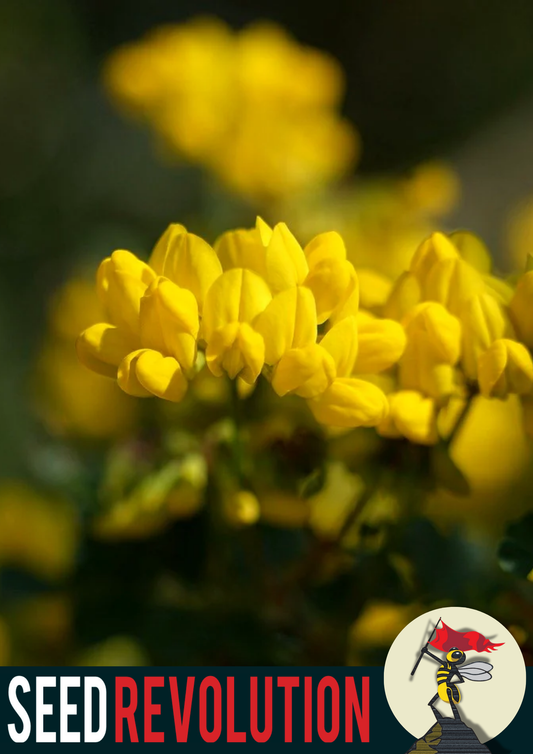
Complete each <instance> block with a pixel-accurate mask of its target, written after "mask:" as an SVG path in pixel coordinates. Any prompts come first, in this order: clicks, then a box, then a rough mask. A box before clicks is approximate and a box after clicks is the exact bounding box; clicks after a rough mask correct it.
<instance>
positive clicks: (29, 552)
mask: <svg viewBox="0 0 533 754" xmlns="http://www.w3.org/2000/svg"><path fill="white" fill-rule="evenodd" d="M77 544H78V526H77V521H76V515H75V512H74V510H73V508H72V506H71V505H70V504H68V503H67V502H66V501H64V500H49V499H48V498H46V497H44V496H42V495H41V494H40V493H38V492H37V491H36V490H33V489H32V488H31V487H29V486H27V485H26V484H24V483H22V482H18V481H6V482H4V483H3V484H2V486H1V487H0V563H5V564H8V565H12V566H17V567H19V568H24V569H27V570H29V571H31V572H32V573H33V574H35V575H36V576H38V577H41V578H42V577H44V578H47V579H57V578H62V577H63V576H65V575H66V574H68V572H69V571H70V569H71V568H72V566H73V565H74V558H75V554H76V548H77Z"/></svg>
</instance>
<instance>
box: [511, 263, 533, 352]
mask: <svg viewBox="0 0 533 754" xmlns="http://www.w3.org/2000/svg"><path fill="white" fill-rule="evenodd" d="M509 308H510V310H511V317H512V318H513V323H514V326H515V327H516V332H517V335H518V337H519V339H520V340H521V341H522V343H525V345H526V346H527V347H528V348H529V349H530V350H533V271H532V272H526V273H524V274H523V275H522V277H521V278H520V280H519V281H518V285H517V286H516V290H515V292H514V296H513V298H512V300H511V303H510V306H509Z"/></svg>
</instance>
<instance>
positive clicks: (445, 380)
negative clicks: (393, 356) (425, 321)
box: [398, 331, 458, 401]
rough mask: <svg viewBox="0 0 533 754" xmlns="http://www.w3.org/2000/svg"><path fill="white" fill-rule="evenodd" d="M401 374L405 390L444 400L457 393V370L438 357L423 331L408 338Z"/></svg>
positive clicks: (401, 361)
mask: <svg viewBox="0 0 533 754" xmlns="http://www.w3.org/2000/svg"><path fill="white" fill-rule="evenodd" d="M398 374H399V381H400V385H401V387H402V388H403V389H405V390H419V391H421V392H423V393H426V394H427V395H429V396H431V397H432V398H434V399H435V400H439V401H440V400H442V399H445V398H447V397H449V396H450V395H453V394H455V393H456V392H457V390H458V384H457V378H458V375H457V371H456V370H455V368H454V367H453V366H452V365H451V364H446V363H442V361H440V360H439V359H438V358H437V357H436V355H435V351H434V349H433V344H432V342H431V341H430V338H429V336H428V334H427V333H426V332H423V331H417V332H415V333H413V334H412V335H409V339H408V342H407V346H406V348H405V351H404V354H403V356H402V358H401V359H400V364H399V371H398Z"/></svg>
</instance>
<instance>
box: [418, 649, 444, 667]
mask: <svg viewBox="0 0 533 754" xmlns="http://www.w3.org/2000/svg"><path fill="white" fill-rule="evenodd" d="M422 652H423V653H424V654H425V655H427V656H428V657H431V659H432V660H435V662H438V663H439V665H442V660H441V658H440V657H437V655H434V654H431V652H430V651H429V649H428V648H427V647H423V648H422Z"/></svg>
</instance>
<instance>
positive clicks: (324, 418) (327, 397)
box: [309, 378, 389, 427]
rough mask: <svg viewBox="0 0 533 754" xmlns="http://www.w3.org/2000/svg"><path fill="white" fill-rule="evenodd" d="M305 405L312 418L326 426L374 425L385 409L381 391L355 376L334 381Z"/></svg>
mask: <svg viewBox="0 0 533 754" xmlns="http://www.w3.org/2000/svg"><path fill="white" fill-rule="evenodd" d="M309 406H310V408H311V411H312V412H313V415H314V417H315V419H316V420H317V421H318V422H320V423H321V424H327V425H328V426H330V427H375V426H377V425H378V424H380V423H381V422H382V421H383V420H384V419H385V417H386V416H387V413H388V410H389V405H388V402H387V397H386V396H385V393H383V391H382V390H380V389H379V388H378V387H376V386H375V385H372V384H371V383H370V382H366V381H365V380H358V379H355V378H344V379H343V378H341V379H337V380H335V381H334V382H333V383H332V384H331V385H330V387H329V388H328V389H327V390H326V391H325V392H324V393H323V394H322V395H320V396H319V397H318V398H315V399H314V400H312V401H309Z"/></svg>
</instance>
